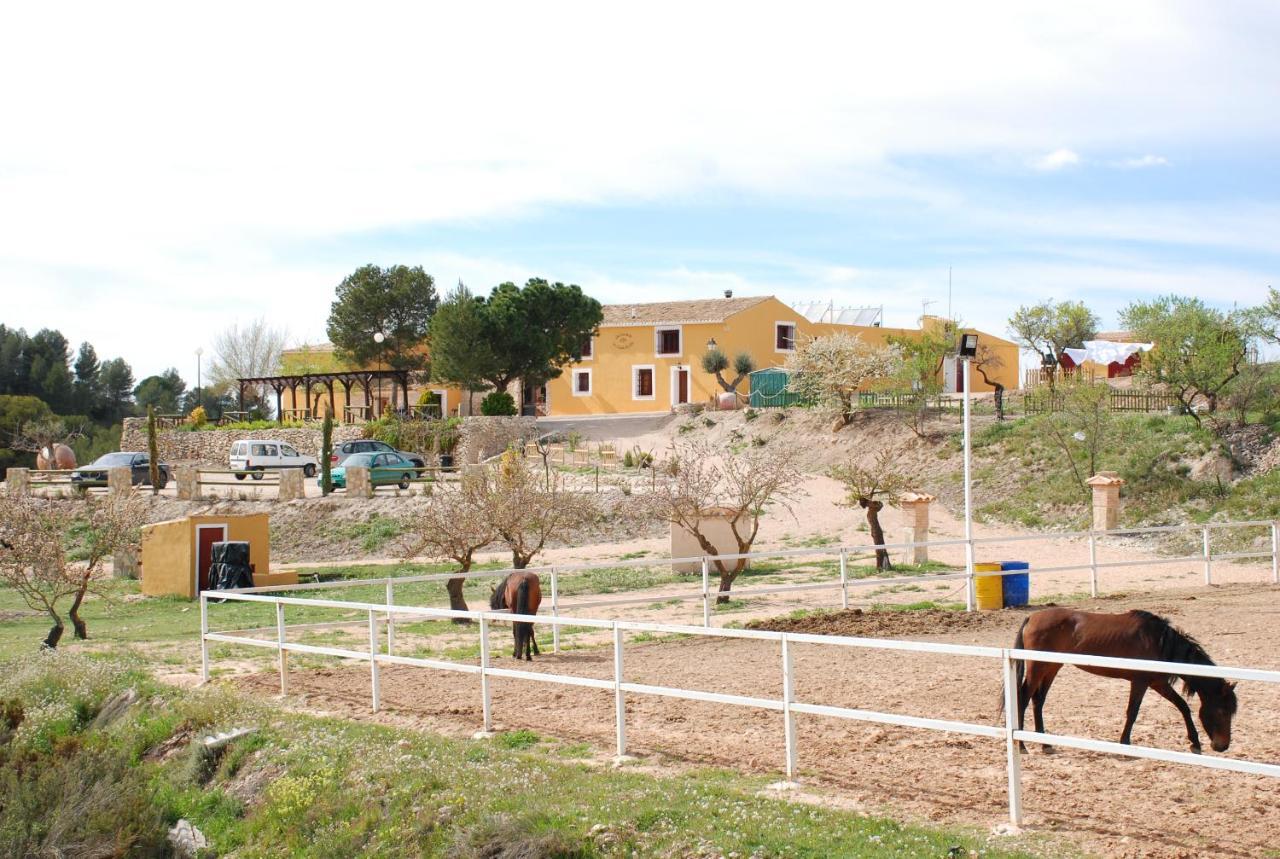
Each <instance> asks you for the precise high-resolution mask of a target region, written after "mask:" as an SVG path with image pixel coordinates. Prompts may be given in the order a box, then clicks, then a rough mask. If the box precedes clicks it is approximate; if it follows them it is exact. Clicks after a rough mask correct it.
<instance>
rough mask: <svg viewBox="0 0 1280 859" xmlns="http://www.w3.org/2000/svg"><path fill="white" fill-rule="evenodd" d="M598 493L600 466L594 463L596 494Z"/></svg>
mask: <svg viewBox="0 0 1280 859" xmlns="http://www.w3.org/2000/svg"><path fill="white" fill-rule="evenodd" d="M599 492H600V464H599V463H596V493H597V494H599Z"/></svg>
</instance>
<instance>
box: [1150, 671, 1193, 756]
mask: <svg viewBox="0 0 1280 859" xmlns="http://www.w3.org/2000/svg"><path fill="white" fill-rule="evenodd" d="M1151 688H1152V689H1154V690H1156V691H1157V692H1159V693H1160V695H1161V696H1162V697H1163V698H1165V699H1166V700H1168V701H1169V702H1170V703H1171V704H1173V706H1175V707H1177V708H1178V712H1179V713H1181V714H1182V721H1184V722H1186V723H1187V741H1188V742H1189V743H1191V751H1193V752H1195V753H1196V754H1197V755H1198V754H1200V734H1199V732H1197V731H1196V723H1195V720H1194V719H1192V718H1191V707H1190V706H1188V705H1187V702H1186V701H1185V700H1184V699H1183V697H1182V696H1181V695H1179V694H1178V692H1177V690H1176V689H1174V688H1173V687H1172V686H1170V685H1169V681H1168V680H1164V679H1161V680H1157V681H1155V682H1153V683H1152V684H1151Z"/></svg>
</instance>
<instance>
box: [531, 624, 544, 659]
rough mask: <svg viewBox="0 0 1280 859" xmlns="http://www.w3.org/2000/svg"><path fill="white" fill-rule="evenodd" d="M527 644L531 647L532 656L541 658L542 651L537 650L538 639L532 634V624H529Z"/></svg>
mask: <svg viewBox="0 0 1280 859" xmlns="http://www.w3.org/2000/svg"><path fill="white" fill-rule="evenodd" d="M529 643H530V644H532V645H533V655H534V656H541V655H542V651H541V650H539V649H538V639H537V637H536V636H534V634H533V624H529Z"/></svg>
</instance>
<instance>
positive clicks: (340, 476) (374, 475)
mask: <svg viewBox="0 0 1280 859" xmlns="http://www.w3.org/2000/svg"><path fill="white" fill-rule="evenodd" d="M353 467H355V468H367V469H369V480H370V482H372V483H373V485H374V486H375V487H377V486H391V485H392V484H394V485H396V486H399V487H400V488H401V489H408V488H409V481H410V480H413V478H414V477H416V476H417V473H418V472H417V471H415V468H416V466H414V464H413V463H412V462H411V461H409V460H408V459H406V458H405V457H403V456H401V455H400V454H398V453H354V454H352V455H351V456H348V457H347V458H346V459H345V460H343V462H342V465H339V466H337V467H335V468H334V469H333V471H332V472H331V473H330V478H331V479H332V480H333V485H334V487H336V488H345V487H346V485H347V469H348V468H353Z"/></svg>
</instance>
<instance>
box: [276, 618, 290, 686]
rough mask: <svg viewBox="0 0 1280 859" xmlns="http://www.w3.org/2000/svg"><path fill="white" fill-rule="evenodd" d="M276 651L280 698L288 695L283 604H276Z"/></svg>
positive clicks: (287, 654)
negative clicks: (278, 663)
mask: <svg viewBox="0 0 1280 859" xmlns="http://www.w3.org/2000/svg"><path fill="white" fill-rule="evenodd" d="M276 649H277V650H278V651H279V652H280V697H281V698H283V697H284V696H285V695H288V694H289V651H287V650H285V649H284V603H280V602H278V603H276Z"/></svg>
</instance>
